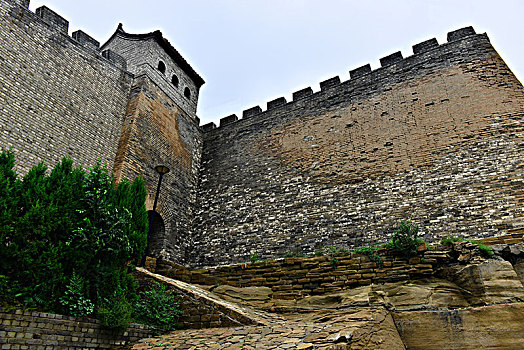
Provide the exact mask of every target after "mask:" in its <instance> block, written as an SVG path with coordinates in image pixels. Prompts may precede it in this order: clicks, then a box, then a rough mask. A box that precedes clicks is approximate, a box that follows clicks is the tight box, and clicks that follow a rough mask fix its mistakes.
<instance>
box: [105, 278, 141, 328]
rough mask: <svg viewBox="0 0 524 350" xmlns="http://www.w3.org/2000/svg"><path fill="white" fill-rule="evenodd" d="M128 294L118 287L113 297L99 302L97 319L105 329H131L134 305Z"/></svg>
mask: <svg viewBox="0 0 524 350" xmlns="http://www.w3.org/2000/svg"><path fill="white" fill-rule="evenodd" d="M127 294H128V293H127V291H126V290H125V289H122V288H120V287H117V288H115V290H114V291H113V294H112V295H111V296H109V297H106V298H101V300H99V303H98V304H99V306H98V310H97V318H98V319H99V320H100V324H101V325H102V326H103V327H107V328H111V329H125V328H127V327H129V324H130V323H131V315H132V313H133V305H132V303H131V302H130V301H129V300H128V296H127Z"/></svg>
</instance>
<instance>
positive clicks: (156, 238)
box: [147, 210, 166, 257]
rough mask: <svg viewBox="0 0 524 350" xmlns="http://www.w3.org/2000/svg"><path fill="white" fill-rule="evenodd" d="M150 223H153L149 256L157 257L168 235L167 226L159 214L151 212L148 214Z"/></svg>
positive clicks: (150, 233)
mask: <svg viewBox="0 0 524 350" xmlns="http://www.w3.org/2000/svg"><path fill="white" fill-rule="evenodd" d="M147 213H148V218H149V222H151V221H152V222H153V225H152V227H151V231H150V232H149V237H148V238H149V242H148V243H149V256H151V257H156V255H158V253H159V252H160V250H161V249H162V242H163V240H164V238H165V234H166V226H165V224H164V219H163V218H162V216H161V215H160V214H159V213H158V212H156V211H155V212H153V211H152V210H149V211H148V212H147Z"/></svg>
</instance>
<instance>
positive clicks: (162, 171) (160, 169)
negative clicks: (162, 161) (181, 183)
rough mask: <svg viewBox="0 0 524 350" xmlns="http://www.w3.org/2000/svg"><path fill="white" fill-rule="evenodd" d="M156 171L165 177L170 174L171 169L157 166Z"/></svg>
mask: <svg viewBox="0 0 524 350" xmlns="http://www.w3.org/2000/svg"><path fill="white" fill-rule="evenodd" d="M155 170H156V172H157V173H159V174H160V175H165V174H167V173H168V172H169V168H168V167H166V166H165V165H157V166H156V167H155Z"/></svg>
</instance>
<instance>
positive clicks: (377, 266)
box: [157, 251, 451, 300]
mask: <svg viewBox="0 0 524 350" xmlns="http://www.w3.org/2000/svg"><path fill="white" fill-rule="evenodd" d="M379 254H380V256H381V258H380V259H381V260H382V262H380V263H379V262H375V261H371V260H370V258H369V257H368V256H366V255H362V254H357V253H349V252H347V253H338V254H335V255H332V256H319V257H303V258H300V257H290V258H283V259H278V260H274V261H262V262H255V263H244V264H235V265H228V266H217V267H214V268H208V269H196V270H191V271H186V272H184V271H181V270H179V269H176V268H173V267H171V269H169V268H168V266H165V263H164V264H163V263H162V262H161V263H157V273H160V274H162V275H165V276H168V277H172V278H177V279H181V280H185V281H187V282H188V283H193V284H204V285H206V284H207V285H214V284H216V285H220V284H228V285H231V286H235V287H240V288H243V287H253V286H264V287H269V288H271V290H272V292H273V293H272V298H273V299H284V300H286V299H288V300H293V299H301V298H303V297H305V296H308V295H322V294H328V293H334V292H338V291H342V290H348V289H351V288H355V287H358V286H367V285H370V284H372V283H385V282H396V281H405V280H410V279H418V278H424V277H429V276H432V275H434V273H435V270H436V267H437V266H439V265H442V264H444V263H445V262H449V261H450V260H451V256H450V255H449V251H427V252H425V253H424V254H423V255H421V256H420V257H415V258H412V259H410V260H406V259H402V258H398V257H394V256H391V255H385V254H386V252H385V251H382V252H380V251H379Z"/></svg>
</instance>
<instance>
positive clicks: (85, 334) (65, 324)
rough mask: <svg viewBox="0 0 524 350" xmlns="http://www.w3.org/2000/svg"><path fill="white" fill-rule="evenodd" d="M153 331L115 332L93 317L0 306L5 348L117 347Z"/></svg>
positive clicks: (0, 330)
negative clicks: (103, 326) (77, 316)
mask: <svg viewBox="0 0 524 350" xmlns="http://www.w3.org/2000/svg"><path fill="white" fill-rule="evenodd" d="M153 334H154V332H153V330H152V329H150V328H149V327H147V326H142V325H135V324H132V325H131V326H130V327H129V328H128V329H127V330H125V331H114V330H107V329H104V328H101V326H100V323H99V322H98V321H97V320H94V319H90V318H74V317H70V316H63V315H57V314H51V313H45V312H38V311H22V310H8V309H5V308H0V348H2V349H6V350H10V349H13V350H14V349H20V350H22V349H34V350H43V349H63V350H65V349H67V350H71V349H114V348H115V347H116V346H124V345H128V344H130V343H131V342H136V341H137V340H139V339H142V338H147V337H150V336H152V335H153Z"/></svg>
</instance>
